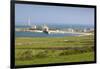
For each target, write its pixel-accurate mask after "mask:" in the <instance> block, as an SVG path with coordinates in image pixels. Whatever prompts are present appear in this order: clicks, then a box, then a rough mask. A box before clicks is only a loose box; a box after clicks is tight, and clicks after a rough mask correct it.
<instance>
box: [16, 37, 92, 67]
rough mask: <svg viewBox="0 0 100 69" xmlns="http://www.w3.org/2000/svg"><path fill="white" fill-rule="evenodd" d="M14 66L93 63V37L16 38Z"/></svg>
mask: <svg viewBox="0 0 100 69" xmlns="http://www.w3.org/2000/svg"><path fill="white" fill-rule="evenodd" d="M15 44H16V45H15V64H16V65H32V64H48V63H64V62H82V61H94V51H93V49H94V36H93V35H92V36H81V37H79V36H68V37H32V38H30V37H17V38H16V41H15Z"/></svg>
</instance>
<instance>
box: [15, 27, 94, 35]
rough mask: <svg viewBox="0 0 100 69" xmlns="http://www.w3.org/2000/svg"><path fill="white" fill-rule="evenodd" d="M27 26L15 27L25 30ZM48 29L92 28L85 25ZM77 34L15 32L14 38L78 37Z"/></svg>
mask: <svg viewBox="0 0 100 69" xmlns="http://www.w3.org/2000/svg"><path fill="white" fill-rule="evenodd" d="M25 27H27V28H28V26H16V28H25ZM49 28H57V29H66V28H73V29H83V28H92V26H85V25H49ZM78 35H79V34H71V33H50V34H46V33H37V32H15V36H16V37H64V36H78Z"/></svg>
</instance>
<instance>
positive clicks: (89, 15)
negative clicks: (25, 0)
mask: <svg viewBox="0 0 100 69" xmlns="http://www.w3.org/2000/svg"><path fill="white" fill-rule="evenodd" d="M28 18H30V22H31V24H33V25H34V24H82V25H83V24H84V25H94V8H82V7H64V6H63V7H62V6H47V5H46V6H45V5H30V4H16V5H15V24H16V25H24V24H28Z"/></svg>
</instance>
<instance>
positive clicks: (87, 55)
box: [16, 52, 94, 65]
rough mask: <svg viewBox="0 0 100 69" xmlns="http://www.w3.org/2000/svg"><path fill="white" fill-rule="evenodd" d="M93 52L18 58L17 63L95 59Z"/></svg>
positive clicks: (47, 62) (30, 63)
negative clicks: (52, 56) (27, 58)
mask: <svg viewBox="0 0 100 69" xmlns="http://www.w3.org/2000/svg"><path fill="white" fill-rule="evenodd" d="M93 55H94V54H93V52H89V53H83V54H73V55H66V56H59V57H54V58H51V57H48V58H33V59H32V60H25V61H24V60H17V61H16V65H32V64H33V65H34V64H50V63H68V62H85V61H93V60H94V56H93Z"/></svg>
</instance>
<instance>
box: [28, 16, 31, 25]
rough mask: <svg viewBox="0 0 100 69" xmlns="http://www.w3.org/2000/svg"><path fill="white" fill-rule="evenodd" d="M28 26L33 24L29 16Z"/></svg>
mask: <svg viewBox="0 0 100 69" xmlns="http://www.w3.org/2000/svg"><path fill="white" fill-rule="evenodd" d="M28 26H31V19H30V17H28Z"/></svg>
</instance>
